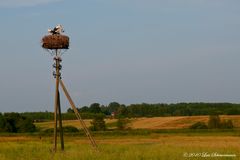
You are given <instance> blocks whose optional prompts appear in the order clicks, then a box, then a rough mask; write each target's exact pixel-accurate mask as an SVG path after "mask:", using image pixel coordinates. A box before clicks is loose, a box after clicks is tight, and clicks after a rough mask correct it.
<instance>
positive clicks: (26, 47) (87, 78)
mask: <svg viewBox="0 0 240 160" xmlns="http://www.w3.org/2000/svg"><path fill="white" fill-rule="evenodd" d="M239 6H240V1H238V0H195V1H193V0H181V1H179V0H168V1H165V0H121V1H113V0H88V1H83V0H21V1H20V0H7V1H6V0H2V1H0V20H1V27H0V28H1V30H0V55H1V58H0V78H1V80H0V82H1V83H0V112H13V111H15V112H30V111H46V110H47V111H53V105H54V87H55V84H54V83H55V81H54V78H53V76H52V71H53V68H52V64H53V57H52V56H51V55H50V54H49V53H48V52H47V51H46V50H44V49H42V48H41V38H42V37H43V36H44V35H46V34H47V29H48V28H53V27H54V26H56V25H57V24H62V25H63V26H64V29H65V33H64V34H66V35H68V36H69V37H70V49H69V50H68V51H67V52H65V53H64V54H63V56H62V59H63V62H62V65H63V69H62V78H63V81H64V82H65V85H66V87H67V88H68V90H69V92H70V95H71V96H72V99H73V100H74V102H75V103H76V105H77V106H84V105H87V106H89V105H90V104H92V103H95V102H96V103H100V104H103V105H108V104H109V103H110V102H114V101H116V102H119V103H121V104H135V103H143V102H145V103H178V102H231V103H239V102H240V71H239V69H240V63H239V60H240V45H239V44H240V21H239V17H240V10H239ZM61 105H62V110H63V111H66V110H67V108H69V103H68V102H67V101H66V99H65V97H64V95H63V92H62V91H61Z"/></svg>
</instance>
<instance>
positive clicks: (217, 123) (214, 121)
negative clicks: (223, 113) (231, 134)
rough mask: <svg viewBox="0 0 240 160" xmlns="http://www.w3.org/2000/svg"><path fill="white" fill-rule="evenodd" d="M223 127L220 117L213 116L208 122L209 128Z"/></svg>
mask: <svg viewBox="0 0 240 160" xmlns="http://www.w3.org/2000/svg"><path fill="white" fill-rule="evenodd" d="M220 127H221V120H220V117H219V115H211V116H210V117H209V121H208V128H210V129H215V128H220Z"/></svg>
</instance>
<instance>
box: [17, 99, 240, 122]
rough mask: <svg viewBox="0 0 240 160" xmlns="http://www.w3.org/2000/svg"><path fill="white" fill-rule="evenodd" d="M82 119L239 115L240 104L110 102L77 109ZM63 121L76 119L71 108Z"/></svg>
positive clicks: (45, 115)
mask: <svg viewBox="0 0 240 160" xmlns="http://www.w3.org/2000/svg"><path fill="white" fill-rule="evenodd" d="M77 110H78V111H79V113H80V114H81V116H82V118H83V119H93V118H94V117H95V116H99V115H101V116H104V117H111V116H114V117H115V118H118V117H126V118H132V117H159V116H196V115H239V114H240V104H233V103H176V104H165V103H158V104H147V103H142V104H130V105H124V104H120V103H118V102H111V103H109V104H108V105H101V104H99V103H93V104H91V105H90V106H83V107H78V108H77ZM20 115H22V116H24V117H27V118H29V119H32V120H35V121H44V120H52V119H53V113H52V112H47V111H45V112H25V113H20ZM62 117H63V119H65V120H71V119H76V116H75V114H74V112H73V110H72V109H71V108H68V109H67V112H66V113H63V116H62Z"/></svg>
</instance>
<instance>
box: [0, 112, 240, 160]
mask: <svg viewBox="0 0 240 160" xmlns="http://www.w3.org/2000/svg"><path fill="white" fill-rule="evenodd" d="M221 119H231V120H233V122H234V125H235V126H237V127H239V125H238V124H239V122H240V116H221ZM198 121H204V122H207V121H208V116H193V117H155V118H136V119H131V127H132V130H129V131H117V130H115V131H111V130H110V131H107V132H95V133H94V134H93V135H94V137H95V139H96V142H97V144H98V146H99V152H96V151H94V150H93V149H92V147H91V146H90V144H89V141H88V139H87V138H86V137H85V135H83V134H81V133H74V134H72V133H68V134H67V133H66V134H65V136H64V139H65V151H64V152H61V151H59V150H58V152H57V153H55V154H54V153H53V152H52V147H53V137H52V134H41V132H39V133H34V134H0V160H202V159H204V160H205V159H211V160H212V159H213V160H235V159H236V160H237V159H240V130H239V129H235V130H226V131H225V130H205V131H204V130H189V129H185V128H188V126H190V125H191V124H193V123H195V122H198ZM85 122H86V124H87V125H88V126H89V125H90V120H86V121H85ZM106 123H107V124H108V125H109V126H113V125H112V124H114V123H116V120H114V119H108V120H106ZM63 124H64V126H67V125H71V126H75V127H77V128H80V124H79V122H78V121H64V122H63ZM36 125H37V127H38V128H39V129H40V131H42V130H45V129H48V128H52V127H53V123H52V122H43V123H36ZM49 135H50V136H49ZM58 147H59V148H60V144H58Z"/></svg>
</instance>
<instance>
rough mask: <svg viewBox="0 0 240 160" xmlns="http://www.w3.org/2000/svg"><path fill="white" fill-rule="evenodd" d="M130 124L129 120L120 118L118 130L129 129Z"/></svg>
mask: <svg viewBox="0 0 240 160" xmlns="http://www.w3.org/2000/svg"><path fill="white" fill-rule="evenodd" d="M129 122H130V121H129V120H128V119H126V118H118V120H117V128H118V129H119V130H124V129H127V127H128V123H129Z"/></svg>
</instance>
